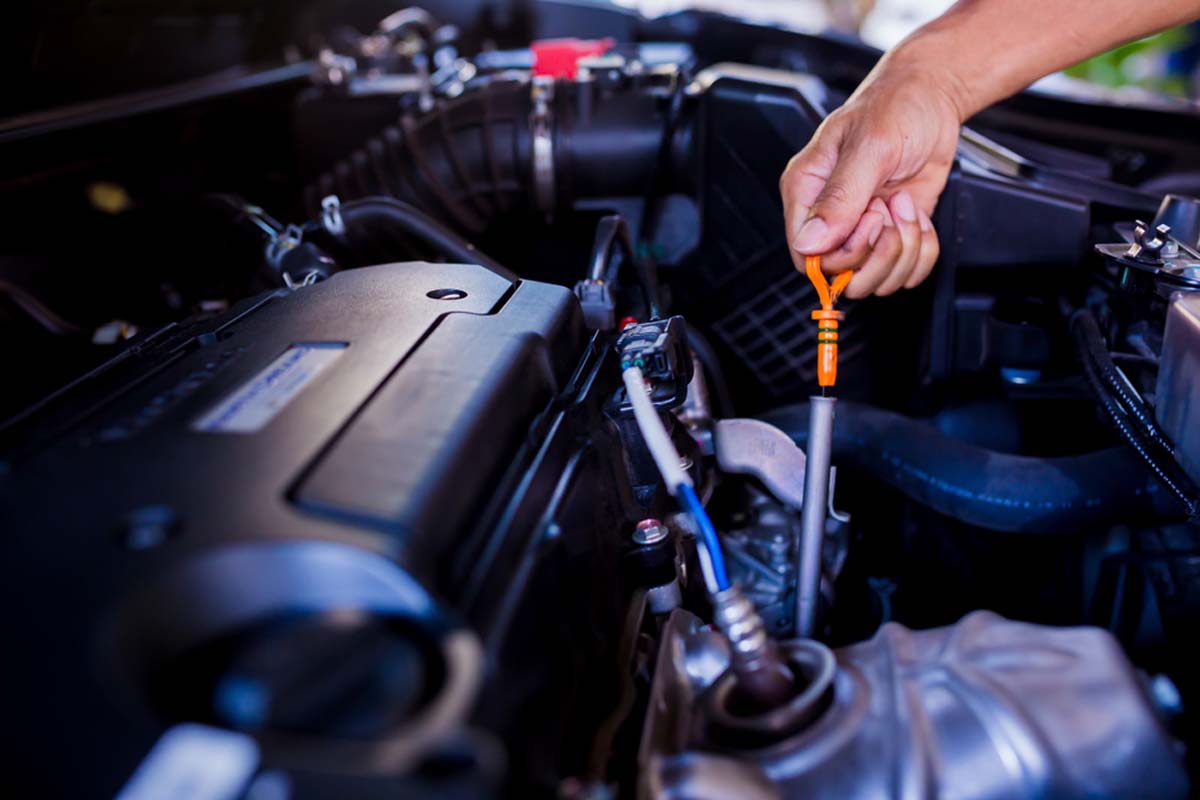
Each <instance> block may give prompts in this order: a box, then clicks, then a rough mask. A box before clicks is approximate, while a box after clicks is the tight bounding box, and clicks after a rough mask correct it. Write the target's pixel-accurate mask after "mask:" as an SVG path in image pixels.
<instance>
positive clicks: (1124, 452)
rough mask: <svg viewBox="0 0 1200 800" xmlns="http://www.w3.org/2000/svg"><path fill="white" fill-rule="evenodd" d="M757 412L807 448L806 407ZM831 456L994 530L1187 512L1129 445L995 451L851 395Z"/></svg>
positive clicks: (1065, 529)
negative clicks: (1047, 454)
mask: <svg viewBox="0 0 1200 800" xmlns="http://www.w3.org/2000/svg"><path fill="white" fill-rule="evenodd" d="M763 419H764V420H765V421H767V422H769V423H771V424H773V425H775V426H777V427H779V428H781V429H782V430H783V431H785V432H787V433H788V435H789V436H791V437H792V438H793V439H795V440H796V442H797V443H799V444H800V445H801V446H803V445H804V443H805V439H806V438H807V436H808V405H807V404H799V405H794V406H787V407H785V408H781V409H777V410H775V411H772V412H771V413H769V414H767V415H766V416H765V417H764V418H763ZM833 458H834V463H835V464H838V465H840V466H850V467H855V468H858V469H861V470H863V471H865V472H868V473H870V474H871V475H873V476H874V477H876V478H878V479H879V480H881V481H883V482H884V483H886V484H888V485H889V486H892V487H894V488H896V489H898V490H899V491H901V492H903V493H904V494H905V495H907V496H908V497H910V498H912V499H913V500H915V501H917V502H918V503H921V504H922V505H925V506H928V507H929V508H932V509H934V510H935V511H938V512H940V513H942V514H945V515H946V516H949V517H953V518H954V519H957V520H961V521H963V522H966V523H968V524H971V525H975V526H977V527H980V528H988V529H990V530H995V531H1005V532H1011V533H1028V534H1055V533H1058V534H1064V533H1077V532H1080V531H1085V530H1091V529H1096V528H1101V527H1107V526H1109V525H1111V524H1112V523H1113V522H1114V521H1115V520H1119V519H1127V518H1131V517H1140V518H1145V517H1148V516H1152V517H1154V518H1156V519H1157V518H1164V517H1170V516H1178V517H1182V516H1183V514H1184V510H1183V509H1182V508H1180V507H1179V506H1178V504H1177V503H1176V502H1175V500H1174V498H1173V497H1172V496H1171V495H1170V494H1168V493H1167V492H1165V491H1163V489H1162V488H1161V487H1160V485H1159V484H1158V482H1157V481H1156V480H1155V478H1154V476H1152V475H1151V474H1150V473H1149V472H1147V470H1146V467H1145V465H1144V464H1143V463H1142V462H1141V461H1140V460H1139V459H1138V457H1137V456H1136V455H1135V454H1134V453H1132V452H1130V451H1129V449H1128V448H1126V447H1114V448H1109V449H1106V450H1099V451H1097V452H1094V453H1088V454H1085V455H1078V456H1065V457H1060V458H1034V457H1030V456H1019V455H1012V454H1008V453H999V452H996V451H994V450H988V449H986V448H983V447H978V446H976V445H973V444H970V443H968V442H964V441H962V440H960V439H954V438H951V437H949V436H946V435H945V434H943V433H942V432H941V431H939V430H938V429H937V428H935V427H933V426H932V425H930V424H928V423H925V422H921V421H919V420H915V419H912V418H910V417H905V416H903V415H901V414H897V413H895V412H892V411H885V410H883V409H879V408H874V407H871V406H866V405H860V404H857V403H851V402H847V401H839V402H838V406H837V421H836V423H835V424H834V443H833Z"/></svg>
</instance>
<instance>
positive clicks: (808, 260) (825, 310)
mask: <svg viewBox="0 0 1200 800" xmlns="http://www.w3.org/2000/svg"><path fill="white" fill-rule="evenodd" d="M804 269H805V271H806V272H807V273H808V279H809V280H810V281H812V285H813V287H814V288H815V289H816V290H817V297H818V298H819V299H820V301H821V307H820V308H818V309H816V310H815V311H813V312H812V318H813V319H815V320H816V321H817V325H818V327H817V382H818V383H819V384H820V385H821V386H822V387H825V386H833V385H834V384H835V383H837V358H838V323H839V322H841V321H842V320H843V319H845V318H846V315H845V314H843V313H842V312H841V311H834V310H833V305H834V303H836V302H837V300H838V297H839V296H841V294H842V292H843V291H844V290H845V288H846V286H847V285H849V283H850V279H851V278H852V277H854V273H853V272H843V273H841V274H840V275H838V276H837V277H836V278H834V279H833V285H832V286H831V285H830V284H829V283H828V282H826V280H825V274H824V273H823V272H821V257H820V256H805V258H804Z"/></svg>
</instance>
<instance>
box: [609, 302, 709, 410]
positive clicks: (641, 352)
mask: <svg viewBox="0 0 1200 800" xmlns="http://www.w3.org/2000/svg"><path fill="white" fill-rule="evenodd" d="M617 352H618V353H620V357H621V370H622V371H624V370H626V369H629V368H630V367H635V368H637V369H638V370H639V371H640V372H641V373H642V376H643V377H644V378H645V379H646V382H647V383H648V384H650V385H651V386H652V390H651V395H650V400H651V402H652V403H654V405H655V406H657V407H659V408H674V407H675V406H678V405H680V404H682V403H683V401H684V400H686V399H687V391H688V384H689V383H690V382H691V380H692V373H693V370H694V369H695V367H694V364H693V362H692V357H691V350H690V349H689V347H688V341H687V326H686V325H685V324H684V321H683V317H668V318H666V319H658V320H653V321H651V322H638V323H634V324H631V325H627V326H625V328H624V329H623V330H622V331H621V335H620V336H619V337H618V338H617Z"/></svg>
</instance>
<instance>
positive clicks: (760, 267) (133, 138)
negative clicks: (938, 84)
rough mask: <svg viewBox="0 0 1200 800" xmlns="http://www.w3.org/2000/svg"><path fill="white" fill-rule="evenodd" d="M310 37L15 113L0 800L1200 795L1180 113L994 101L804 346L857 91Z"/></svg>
mask: <svg viewBox="0 0 1200 800" xmlns="http://www.w3.org/2000/svg"><path fill="white" fill-rule="evenodd" d="M235 5H236V4H235ZM299 5H303V6H306V7H305V9H304V11H303V13H301V12H300V11H296V13H295V14H294V15H292V16H291V17H289V18H288V22H287V24H286V25H282V24H281V25H278V26H275V27H270V26H268V29H267V30H266V31H265V32H264V31H262V30H259V31H258V33H257V34H256V35H257V36H259V38H258V39H254V41H257V42H259V44H260V45H262V46H263V47H264V48H265V49H266V50H267V51H268V52H276V53H286V54H287V57H286V59H284V60H283V61H281V62H280V61H279V60H278V57H276V62H277V63H262V64H259V63H256V64H255V65H253V66H242V67H241V68H238V69H233V70H226V71H224V72H220V73H217V74H215V75H213V76H212V77H208V78H200V79H196V78H190V79H187V80H184V81H182V82H173V83H170V84H168V85H165V86H158V87H141V88H138V89H137V90H135V91H121V92H114V91H105V92H101V93H100V94H98V95H97V96H95V97H91V98H89V99H86V100H79V99H75V100H73V101H72V102H65V101H64V102H63V103H62V104H61V105H60V106H57V107H55V108H53V109H50V110H33V111H31V110H26V109H17V113H14V114H13V115H12V116H11V117H9V119H8V120H7V121H0V150H3V151H5V154H6V156H5V158H4V159H3V161H2V166H0V181H2V182H3V186H4V189H3V191H2V192H0V197H2V198H3V199H2V200H0V205H2V207H3V213H4V218H5V220H6V221H7V223H8V224H7V225H6V226H5V227H6V233H5V239H4V243H3V245H2V246H0V251H2V252H0V327H2V328H3V329H4V331H5V332H6V333H7V338H8V340H9V341H10V348H9V352H10V359H9V369H8V379H7V380H6V381H5V391H4V392H3V396H2V397H0V419H2V420H3V422H0V530H2V531H3V532H4V534H5V537H6V541H7V544H8V545H9V548H10V550H9V552H10V557H9V563H10V578H9V580H7V581H6V582H5V593H6V598H7V599H8V604H9V608H11V609H13V613H12V614H11V617H10V619H11V622H10V630H11V632H12V637H11V640H12V642H13V648H12V654H11V655H10V658H9V669H10V671H11V673H12V676H13V677H12V682H11V684H10V685H12V686H13V687H16V688H17V691H15V692H14V693H13V695H14V696H13V697H12V698H11V700H10V712H11V713H12V714H13V715H14V722H15V724H13V725H10V726H9V733H8V734H7V735H6V748H7V750H8V752H9V753H10V756H12V763H13V766H12V767H11V768H10V769H9V770H8V774H7V778H8V780H9V781H10V782H11V785H12V787H13V788H14V789H16V788H17V787H34V788H35V789H37V790H38V794H39V795H40V796H48V797H54V796H71V797H77V796H89V797H90V796H121V797H126V798H162V797H198V798H214V799H215V798H249V799H250V800H265V799H267V798H286V797H296V798H324V797H339V798H341V797H380V798H382V797H430V796H441V797H448V798H449V797H558V798H563V799H564V800H601V799H602V798H625V797H638V798H644V799H646V800H650V799H651V798H655V799H660V800H665V799H666V798H726V797H737V798H798V797H827V798H849V797H864V798H865V797H872V798H874V797H901V796H903V797H916V796H946V797H951V796H953V797H968V798H1001V797H1003V798H1010V797H1185V796H1188V793H1189V787H1190V786H1191V784H1192V780H1191V776H1194V775H1196V774H1197V772H1196V769H1197V767H1196V764H1195V753H1196V750H1197V748H1198V747H1200V728H1198V727H1197V711H1196V706H1197V704H1198V703H1200V694H1198V693H1200V684H1198V683H1197V679H1196V676H1197V675H1200V668H1198V667H1200V665H1197V663H1196V656H1195V654H1194V653H1195V648H1194V647H1193V645H1192V639H1193V632H1194V631H1195V629H1196V628H1195V625H1196V622H1197V616H1198V614H1200V556H1198V554H1200V527H1197V524H1196V519H1197V516H1200V489H1198V488H1197V484H1198V483H1200V419H1193V418H1192V412H1193V411H1195V412H1196V414H1197V416H1198V417H1200V379H1198V378H1197V375H1200V199H1197V198H1200V177H1198V176H1200V116H1198V115H1197V114H1196V112H1195V111H1194V110H1192V109H1191V108H1175V107H1169V106H1142V107H1138V106H1116V105H1106V104H1104V103H1103V102H1097V101H1096V100H1095V99H1094V98H1089V99H1087V100H1083V99H1078V98H1070V97H1062V96H1051V95H1048V94H1043V93H1037V92H1026V93H1023V94H1021V95H1018V96H1016V97H1014V98H1012V99H1011V100H1009V101H1006V102H1004V103H1002V104H1000V105H997V106H995V107H993V108H990V109H988V110H986V111H985V112H983V113H982V114H980V115H979V116H978V117H977V118H976V119H973V120H971V121H970V123H969V124H968V126H967V127H966V128H964V130H963V132H962V138H961V143H960V146H959V155H958V160H957V163H956V165H955V167H954V170H953V172H952V174H951V178H950V182H949V184H948V186H947V188H946V190H945V193H944V194H943V196H942V200H941V202H940V204H939V205H938V208H937V211H936V214H935V217H934V224H935V227H936V229H937V232H938V236H939V239H940V242H941V256H940V259H939V261H938V264H937V266H936V268H935V270H934V272H933V275H932V277H931V278H930V279H929V280H928V281H926V282H925V283H924V284H922V285H921V286H920V287H918V288H917V289H914V290H908V291H902V292H899V293H897V294H894V295H892V296H888V297H872V298H868V299H865V300H855V301H849V300H839V299H838V297H837V292H838V290H837V288H836V286H835V288H833V289H832V295H830V287H828V286H826V287H825V288H824V289H823V290H822V289H821V288H820V284H821V281H817V284H818V286H814V284H813V283H812V282H810V279H809V276H807V275H805V274H804V273H803V272H801V271H798V270H797V269H796V268H795V267H794V266H793V263H792V258H791V255H790V253H789V247H788V242H787V241H786V239H785V234H784V230H783V224H782V206H781V202H780V199H779V190H778V182H779V176H780V174H781V172H782V171H783V168H784V166H785V165H786V164H787V162H788V159H789V158H791V156H792V155H794V154H795V153H796V152H797V151H798V150H799V149H800V148H802V147H803V146H804V144H805V143H806V142H807V141H808V140H809V138H810V137H811V136H812V135H813V132H814V131H815V130H816V129H817V127H818V126H819V125H820V124H821V121H822V120H823V119H824V118H825V116H826V115H827V114H828V113H829V112H830V111H831V110H832V109H834V108H836V107H837V106H838V105H839V104H840V103H841V102H842V101H844V100H845V98H846V97H847V96H848V95H849V93H850V92H851V91H853V89H854V87H855V85H857V83H858V81H860V80H861V79H862V77H863V76H864V75H865V74H866V72H867V71H868V70H869V69H870V67H871V65H872V64H873V63H874V61H875V59H876V58H877V57H878V53H876V52H873V51H870V50H869V49H868V48H866V47H864V46H862V45H859V44H855V43H852V42H848V41H843V40H840V39H837V38H831V37H826V36H814V35H807V34H802V33H797V32H791V31H786V30H782V29H777V28H770V27H765V26H760V25H755V24H752V23H750V22H746V21H739V20H735V19H731V18H729V17H722V16H718V15H716V14H711V13H705V12H700V11H694V10H688V11H680V12H676V13H672V14H668V15H665V16H662V17H658V18H653V19H652V18H646V17H642V16H639V15H638V14H636V13H634V12H632V11H629V10H626V9H622V8H617V7H615V6H608V5H603V4H577V3H569V2H536V3H529V4H516V5H515V6H514V8H517V7H518V6H519V9H520V11H519V13H518V12H512V13H507V14H502V13H499V12H498V11H497V9H499V8H501V7H505V8H507V6H506V5H505V4H485V3H481V4H476V3H456V4H452V3H441V4H439V3H429V4H426V6H425V7H424V8H419V9H418V8H393V7H390V6H389V4H387V3H383V4H380V3H362V4H347V6H346V7H339V6H338V4H325V3H312V4H299ZM381 7H382V8H381ZM510 11H511V9H510ZM213 35H217V34H213ZM221 35H224V34H221ZM229 35H230V36H232V34H229ZM263 42H267V44H262V43H263ZM85 55H86V53H85ZM80 58H84V56H80ZM186 60H187V59H186V58H184V54H182V53H181V54H180V61H181V63H182V62H183V61H186ZM114 80H116V78H115V77H114ZM835 305H836V313H835V311H834V308H835ZM831 348H832V349H831ZM827 357H832V358H834V359H835V361H834V364H835V365H836V367H837V383H836V389H833V390H831V391H830V392H826V391H824V387H826V386H827V385H829V384H827V381H826V372H827V371H828V369H829V366H828V364H827V363H826V362H825V361H823V359H826V358H827ZM25 791H26V792H27V791H28V789H25Z"/></svg>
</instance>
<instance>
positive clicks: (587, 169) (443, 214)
mask: <svg viewBox="0 0 1200 800" xmlns="http://www.w3.org/2000/svg"><path fill="white" fill-rule="evenodd" d="M590 91H591V90H590V89H589V88H588V87H586V86H582V85H579V84H576V83H575V82H573V81H559V82H558V84H557V87H556V92H555V100H554V105H553V114H552V117H553V124H552V128H553V146H552V151H553V157H554V159H553V160H554V170H553V172H554V184H555V186H554V196H555V198H556V199H557V203H558V205H560V206H562V207H569V206H570V204H571V201H572V200H574V199H576V198H583V197H612V196H616V195H621V194H642V193H643V192H644V191H645V188H646V176H647V175H650V174H653V173H654V171H655V170H656V169H662V168H661V167H656V165H657V163H658V161H659V159H660V153H666V154H670V153H672V148H671V147H670V142H667V143H665V144H664V142H663V123H662V121H661V113H660V112H661V109H660V108H659V105H660V103H659V100H658V98H656V97H654V96H652V95H650V94H648V93H645V92H623V93H619V94H616V95H613V96H611V97H606V98H604V100H603V101H602V102H597V103H595V104H582V103H581V100H582V99H583V98H582V97H581V96H580V93H581V92H590ZM581 105H589V108H588V109H587V110H586V111H584V110H583V109H582V108H581ZM532 112H533V104H532V101H531V99H530V88H529V85H528V84H527V83H524V82H513V81H496V82H493V83H489V84H487V85H484V86H481V87H479V88H477V89H473V90H472V91H470V92H467V93H466V94H464V95H462V96H461V97H458V98H455V99H453V100H448V101H444V102H439V103H438V104H437V106H436V107H435V108H434V109H432V110H431V111H429V112H427V113H423V114H420V115H415V116H410V115H406V116H404V117H402V118H401V119H400V120H399V121H398V122H397V124H395V125H391V126H388V127H387V128H384V130H383V131H382V132H380V133H379V135H377V136H375V137H372V138H371V139H368V140H367V141H366V142H365V143H364V144H363V146H362V147H360V148H359V149H357V150H355V151H354V152H352V153H351V154H350V156H349V157H348V158H345V159H343V160H342V161H339V162H337V163H335V164H334V165H333V166H332V168H331V169H329V170H328V171H327V172H325V173H324V174H322V175H320V176H319V177H318V178H317V180H316V181H314V182H313V183H312V184H311V185H310V186H308V187H307V189H306V190H305V204H306V206H307V208H308V211H309V213H310V214H311V215H313V216H315V215H317V214H319V213H320V210H321V198H323V197H325V196H327V195H331V194H336V195H337V196H338V197H340V198H341V199H342V201H343V202H346V201H349V200H353V199H356V198H360V197H368V196H386V197H394V198H397V199H400V200H403V201H405V202H408V203H412V204H413V205H415V206H417V207H419V208H421V209H424V210H426V211H427V212H428V213H430V214H432V215H434V216H435V217H437V218H439V219H443V220H445V221H446V222H447V223H449V224H450V225H451V226H453V227H454V228H455V229H456V230H459V231H462V232H463V233H466V234H467V235H478V234H480V233H482V232H483V231H484V230H486V228H487V226H488V224H489V223H490V221H491V220H492V219H493V218H494V217H495V216H496V215H498V214H500V213H503V212H506V211H511V210H514V209H525V210H529V209H532V208H534V207H535V205H536V202H535V194H536V192H535V191H534V166H533V139H532V132H531V129H530V114H531V113H532ZM674 130H675V128H674V127H672V128H671V131H672V132H674ZM541 210H543V211H549V210H550V209H541Z"/></svg>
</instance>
